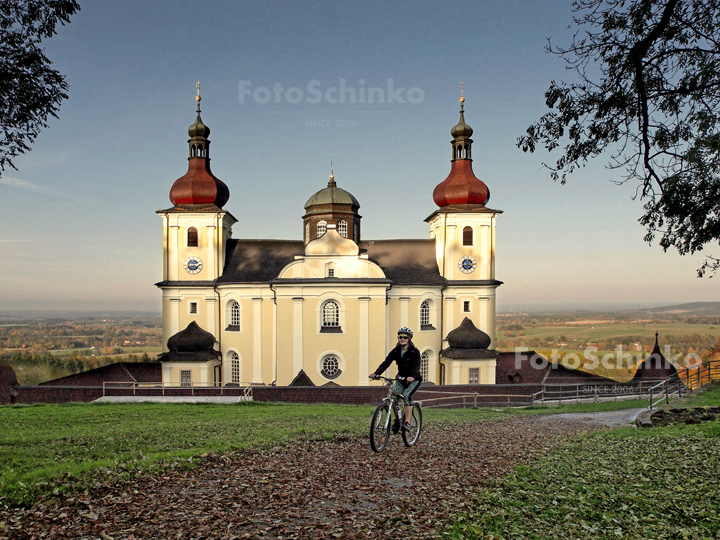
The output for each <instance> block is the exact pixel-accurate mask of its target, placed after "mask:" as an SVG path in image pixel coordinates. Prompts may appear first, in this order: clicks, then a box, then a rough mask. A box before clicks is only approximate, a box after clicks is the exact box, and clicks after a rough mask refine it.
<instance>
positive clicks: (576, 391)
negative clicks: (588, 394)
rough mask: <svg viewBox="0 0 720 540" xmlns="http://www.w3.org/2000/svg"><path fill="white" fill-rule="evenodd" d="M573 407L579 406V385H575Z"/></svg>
mask: <svg viewBox="0 0 720 540" xmlns="http://www.w3.org/2000/svg"><path fill="white" fill-rule="evenodd" d="M575 405H580V385H579V384H576V385H575Z"/></svg>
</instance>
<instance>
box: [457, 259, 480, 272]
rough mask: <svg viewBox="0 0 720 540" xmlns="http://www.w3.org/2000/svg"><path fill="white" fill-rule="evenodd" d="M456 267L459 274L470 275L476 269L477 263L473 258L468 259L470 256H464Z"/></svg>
mask: <svg viewBox="0 0 720 540" xmlns="http://www.w3.org/2000/svg"><path fill="white" fill-rule="evenodd" d="M458 267H459V268H460V271H461V272H464V273H466V274H470V273H471V272H472V271H473V270H475V268H476V267H477V262H476V261H475V259H474V258H473V257H470V255H465V256H464V257H460V262H459V263H458Z"/></svg>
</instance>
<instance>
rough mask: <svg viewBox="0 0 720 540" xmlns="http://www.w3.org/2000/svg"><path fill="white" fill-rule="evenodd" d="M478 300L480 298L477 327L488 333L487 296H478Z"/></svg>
mask: <svg viewBox="0 0 720 540" xmlns="http://www.w3.org/2000/svg"><path fill="white" fill-rule="evenodd" d="M478 300H480V310H479V311H480V313H479V314H478V315H479V320H478V328H479V329H480V330H482V331H483V332H485V333H486V334H488V321H489V320H490V316H489V315H490V314H489V313H488V300H489V298H488V297H487V296H478ZM488 335H490V334H488Z"/></svg>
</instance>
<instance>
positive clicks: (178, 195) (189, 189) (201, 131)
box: [170, 83, 230, 208]
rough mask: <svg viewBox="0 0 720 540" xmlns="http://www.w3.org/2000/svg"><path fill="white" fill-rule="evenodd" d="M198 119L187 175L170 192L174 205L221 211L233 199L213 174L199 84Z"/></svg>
mask: <svg viewBox="0 0 720 540" xmlns="http://www.w3.org/2000/svg"><path fill="white" fill-rule="evenodd" d="M195 99H196V100H197V118H196V120H195V123H194V124H193V125H191V126H190V128H188V135H189V136H190V139H189V140H188V144H189V153H190V156H189V157H188V171H187V172H186V173H185V175H184V176H182V177H180V178H178V179H177V180H175V183H174V184H173V186H172V189H171V190H170V201H171V202H172V203H173V205H175V206H178V205H205V206H206V205H215V206H217V207H218V208H222V207H223V205H224V204H225V203H226V202H227V201H228V199H229V198H230V191H229V190H228V187H227V186H226V185H225V184H224V183H223V182H222V181H221V180H219V179H218V178H217V177H216V176H215V175H214V174H213V173H212V171H211V170H210V141H209V140H208V136H209V135H210V128H209V127H207V126H206V125H205V124H203V121H202V118H200V100H201V98H200V83H198V95H197V97H196V98H195Z"/></svg>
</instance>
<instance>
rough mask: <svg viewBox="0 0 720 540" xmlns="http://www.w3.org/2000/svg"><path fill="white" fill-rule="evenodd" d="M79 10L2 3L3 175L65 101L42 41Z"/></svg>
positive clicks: (39, 1)
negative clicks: (6, 168)
mask: <svg viewBox="0 0 720 540" xmlns="http://www.w3.org/2000/svg"><path fill="white" fill-rule="evenodd" d="M79 9H80V6H79V5H78V3H77V2H76V1H75V0H0V98H1V99H2V101H1V102H0V125H1V126H2V135H1V137H2V138H1V139H0V174H2V172H3V171H4V170H5V167H7V166H10V167H12V168H13V169H15V168H16V167H15V166H14V165H13V161H12V160H13V158H15V157H17V156H19V155H20V154H24V153H25V152H28V151H29V150H30V144H32V143H33V142H34V140H35V138H36V137H37V136H38V134H39V133H40V130H41V129H42V128H45V127H47V125H48V124H47V120H48V117H49V116H54V117H56V118H57V112H58V110H59V109H60V104H61V103H62V101H63V100H65V99H67V97H68V96H67V94H66V93H65V92H66V91H67V89H68V86H67V83H66V82H65V78H64V77H63V76H62V75H61V74H60V73H59V72H58V71H56V70H54V69H52V67H51V66H52V62H50V60H49V59H48V58H47V57H46V56H45V52H44V50H43V49H42V47H41V45H42V41H43V39H45V38H49V37H52V36H53V35H54V34H55V28H56V26H57V25H58V23H60V24H62V25H65V23H68V22H70V16H71V15H73V14H74V13H75V12H76V11H78V10H79Z"/></svg>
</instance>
